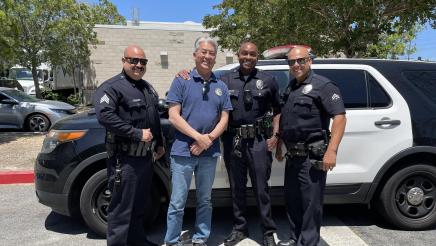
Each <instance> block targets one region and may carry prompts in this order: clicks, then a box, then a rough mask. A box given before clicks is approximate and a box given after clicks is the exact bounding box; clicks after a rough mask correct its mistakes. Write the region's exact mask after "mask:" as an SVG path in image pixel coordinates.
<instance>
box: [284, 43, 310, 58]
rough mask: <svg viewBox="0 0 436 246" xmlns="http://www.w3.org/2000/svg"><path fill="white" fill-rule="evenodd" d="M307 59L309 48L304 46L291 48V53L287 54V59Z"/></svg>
mask: <svg viewBox="0 0 436 246" xmlns="http://www.w3.org/2000/svg"><path fill="white" fill-rule="evenodd" d="M291 56H292V57H309V48H307V47H305V46H296V47H295V48H292V49H291V51H289V53H288V58H289V57H291ZM293 59H295V58H293Z"/></svg>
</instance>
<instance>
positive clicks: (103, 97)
mask: <svg viewBox="0 0 436 246" xmlns="http://www.w3.org/2000/svg"><path fill="white" fill-rule="evenodd" d="M104 102H105V103H106V104H109V97H108V96H107V95H106V94H104V95H103V96H102V97H101V98H100V104H102V103H104Z"/></svg>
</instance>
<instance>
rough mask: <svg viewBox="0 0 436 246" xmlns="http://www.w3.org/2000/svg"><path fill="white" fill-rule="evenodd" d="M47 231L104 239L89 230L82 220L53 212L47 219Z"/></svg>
mask: <svg viewBox="0 0 436 246" xmlns="http://www.w3.org/2000/svg"><path fill="white" fill-rule="evenodd" d="M45 229H47V230H49V231H53V232H57V233H62V234H71V235H77V234H84V233H86V234H87V236H86V237H87V238H89V239H102V237H100V236H99V235H97V234H96V233H94V232H93V231H92V230H91V229H89V228H88V227H87V226H86V224H85V222H83V220H81V219H75V218H71V217H68V216H64V215H60V214H58V213H55V212H51V213H50V214H49V215H48V216H47V218H46V219H45Z"/></svg>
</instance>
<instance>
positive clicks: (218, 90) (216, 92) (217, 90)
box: [215, 88, 223, 97]
mask: <svg viewBox="0 0 436 246" xmlns="http://www.w3.org/2000/svg"><path fill="white" fill-rule="evenodd" d="M215 94H216V95H217V96H219V97H220V96H222V95H223V91H222V90H221V89H220V88H216V89H215Z"/></svg>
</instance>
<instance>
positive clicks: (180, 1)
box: [84, 0, 436, 61]
mask: <svg viewBox="0 0 436 246" xmlns="http://www.w3.org/2000/svg"><path fill="white" fill-rule="evenodd" d="M84 1H87V2H98V1H97V0H84ZM111 2H112V3H113V4H115V6H117V8H118V12H119V13H120V14H121V15H123V16H124V17H125V18H126V19H127V20H131V19H132V16H133V14H132V13H133V9H134V8H137V9H138V10H139V16H140V20H141V21H157V22H185V21H193V22H198V23H201V22H202V20H203V17H204V16H205V15H207V14H217V13H218V11H216V10H215V9H213V6H214V5H217V4H219V3H221V1H220V0H111ZM412 44H415V45H416V48H417V52H416V53H415V54H412V55H411V56H410V59H413V60H415V59H417V58H418V57H421V59H422V60H426V59H430V60H432V61H436V29H432V28H431V27H430V26H426V28H424V30H423V31H421V32H420V33H419V34H418V36H417V37H416V39H415V40H413V41H412ZM401 58H402V59H407V57H406V56H404V57H401Z"/></svg>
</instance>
